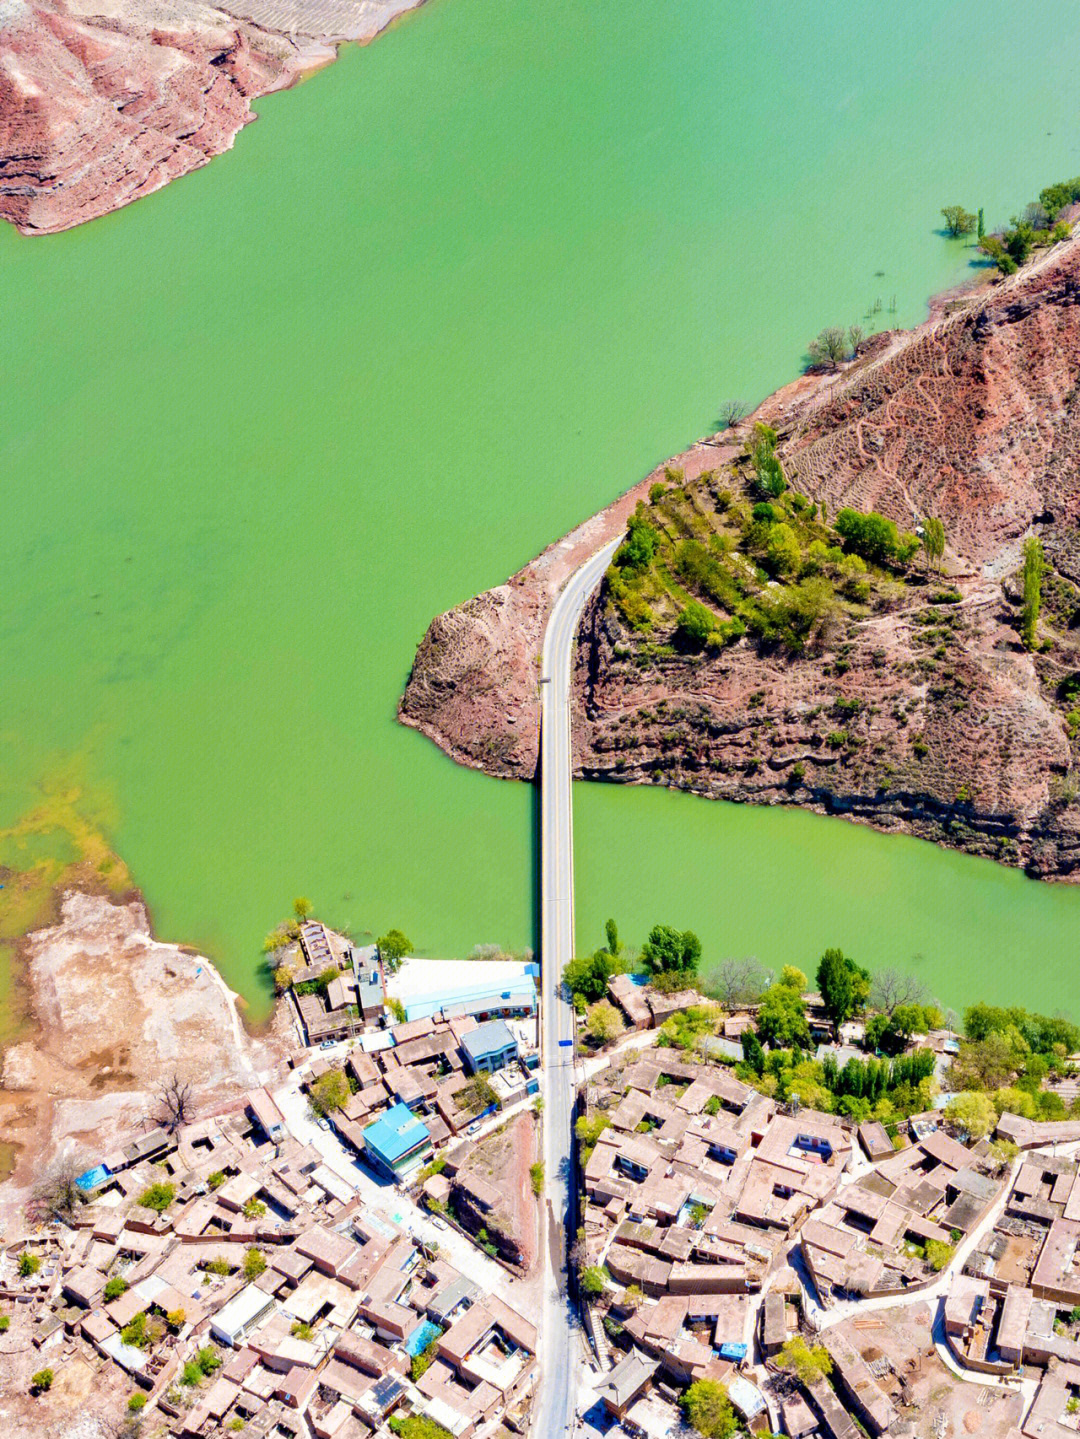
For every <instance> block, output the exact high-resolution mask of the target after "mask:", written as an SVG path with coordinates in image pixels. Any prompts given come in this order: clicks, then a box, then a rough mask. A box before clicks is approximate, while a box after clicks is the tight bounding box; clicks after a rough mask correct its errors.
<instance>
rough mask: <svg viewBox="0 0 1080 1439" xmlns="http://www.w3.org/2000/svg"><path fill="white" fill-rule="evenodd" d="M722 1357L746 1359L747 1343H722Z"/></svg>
mask: <svg viewBox="0 0 1080 1439" xmlns="http://www.w3.org/2000/svg"><path fill="white" fill-rule="evenodd" d="M720 1358H721V1359H745V1358H746V1345H745V1344H721V1346H720Z"/></svg>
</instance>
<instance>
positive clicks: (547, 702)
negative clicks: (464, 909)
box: [532, 535, 622, 1439]
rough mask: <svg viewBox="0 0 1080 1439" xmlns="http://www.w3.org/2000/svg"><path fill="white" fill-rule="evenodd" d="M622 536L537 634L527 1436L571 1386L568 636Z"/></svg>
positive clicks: (546, 1425) (548, 1418) (574, 1372)
mask: <svg viewBox="0 0 1080 1439" xmlns="http://www.w3.org/2000/svg"><path fill="white" fill-rule="evenodd" d="M621 541H622V536H621V535H620V536H618V537H617V538H616V539H614V540H612V541H611V543H610V544H607V545H605V546H604V548H603V549H602V550H600V551H598V552H597V553H596V554H595V555H593V556H592V558H591V559H589V560H586V562H585V563H584V564H583V565H582V566H581V568H580V569H578V570H575V572H574V573H573V575H571V577H570V579H569V580H568V581H567V582H566V585H565V587H564V588H563V590H562V592H561V593H560V595H559V597H558V599H557V600H556V601H555V607H554V609H553V610H552V612H551V618H550V619H549V620H548V623H547V629H546V631H545V632H544V653H543V662H542V668H541V675H542V682H541V685H540V694H541V701H540V726H541V732H540V810H541V818H540V823H541V840H540V845H541V898H540V958H541V963H542V971H543V980H542V983H543V1014H544V1034H543V1052H544V1095H545V1099H544V1173H545V1177H546V1186H545V1188H546V1200H547V1207H546V1210H545V1215H544V1221H543V1222H545V1223H546V1226H547V1234H546V1240H547V1242H546V1246H545V1249H546V1254H547V1260H546V1271H545V1274H544V1310H543V1315H542V1321H541V1330H540V1333H541V1344H540V1384H539V1388H538V1391H537V1402H536V1405H535V1409H534V1413H533V1423H532V1432H533V1434H534V1435H536V1436H538V1439H562V1436H563V1435H566V1434H569V1433H570V1431H571V1428H572V1426H573V1422H574V1415H575V1409H576V1401H577V1386H578V1361H579V1351H578V1349H577V1340H576V1337H575V1333H576V1320H575V1315H574V1312H573V1309H572V1307H571V1305H570V1302H569V1299H568V1296H567V1287H566V1233H567V1214H568V1211H569V1204H570V1191H571V1185H572V1183H573V1175H572V1173H571V1156H570V1139H571V1134H570V1126H571V1118H572V1114H573V1108H574V1058H573V1055H574V1051H573V1047H572V1045H571V1046H569V1047H562V1046H561V1045H560V1040H563V1041H566V1040H571V1041H572V1040H573V1035H574V1012H573V1009H572V1007H571V1006H570V1005H569V1004H568V1003H567V1002H566V1000H565V999H564V998H563V995H562V989H561V977H562V972H563V970H564V968H565V967H566V965H567V963H568V961H569V960H571V959H572V958H573V954H574V834H573V803H572V795H571V776H572V774H573V764H572V761H571V746H570V672H571V661H572V658H573V652H574V637H575V635H576V634H577V627H578V622H579V620H580V619H581V612H582V610H583V609H584V608H585V604H586V601H587V600H588V599H589V596H590V595H591V594H592V592H593V590H594V589H595V588H596V586H597V585H598V584H599V583H600V579H601V577H602V576H603V573H604V571H605V570H606V569H607V567H608V564H609V563H610V561H611V556H612V555H613V554H614V552H615V550H616V548H617V547H618V545H619V544H620V543H621Z"/></svg>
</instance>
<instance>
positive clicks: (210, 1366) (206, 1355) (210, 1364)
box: [195, 1344, 221, 1374]
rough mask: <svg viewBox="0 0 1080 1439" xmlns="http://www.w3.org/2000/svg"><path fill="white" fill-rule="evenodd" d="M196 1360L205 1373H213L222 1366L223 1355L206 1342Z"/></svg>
mask: <svg viewBox="0 0 1080 1439" xmlns="http://www.w3.org/2000/svg"><path fill="white" fill-rule="evenodd" d="M195 1362H196V1364H198V1366H199V1368H200V1369H201V1370H202V1372H203V1373H204V1374H213V1373H214V1371H215V1370H217V1369H220V1368H221V1355H220V1354H219V1353H218V1352H217V1350H216V1349H215V1348H214V1347H213V1346H212V1345H210V1344H205V1345H203V1347H202V1348H201V1349H200V1350H199V1352H198V1353H197V1354H196V1355H195Z"/></svg>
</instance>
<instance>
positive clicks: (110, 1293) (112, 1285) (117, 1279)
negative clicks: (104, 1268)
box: [105, 1274, 128, 1304]
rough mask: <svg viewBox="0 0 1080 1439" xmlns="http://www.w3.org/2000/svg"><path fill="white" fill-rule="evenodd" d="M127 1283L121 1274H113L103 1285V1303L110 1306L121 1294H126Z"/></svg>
mask: <svg viewBox="0 0 1080 1439" xmlns="http://www.w3.org/2000/svg"><path fill="white" fill-rule="evenodd" d="M127 1287H128V1282H127V1280H126V1279H125V1278H124V1276H123V1275H122V1274H114V1275H113V1277H112V1278H111V1279H110V1280H109V1281H108V1282H107V1284H106V1285H105V1303H106V1304H111V1303H112V1301H113V1300H114V1299H119V1298H120V1296H121V1294H126V1293H127Z"/></svg>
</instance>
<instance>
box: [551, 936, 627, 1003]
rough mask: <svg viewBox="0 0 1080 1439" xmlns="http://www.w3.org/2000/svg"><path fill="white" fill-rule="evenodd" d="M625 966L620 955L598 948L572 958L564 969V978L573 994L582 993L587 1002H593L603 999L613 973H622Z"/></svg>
mask: <svg viewBox="0 0 1080 1439" xmlns="http://www.w3.org/2000/svg"><path fill="white" fill-rule="evenodd" d="M624 968H625V966H624V964H623V962H622V959H621V958H620V957H619V956H618V955H613V954H612V953H611V952H610V951H609V950H606V949H598V950H596V951H595V952H594V953H593V954H586V955H583V956H582V957H581V958H580V959H572V960H571V961H570V963H569V964H568V965H567V966H566V968H565V969H564V970H563V980H564V982H565V983H566V987H567V988H568V989H569V990H570V993H571V994H574V995H581V997H582V999H584V1000H585V1001H586V1002H588V1003H593V1002H595V1001H596V1000H598V999H603V997H604V995H605V994H607V987H608V980H609V979H610V978H611V976H612V975H613V974H621V973H622V971H623V969H624Z"/></svg>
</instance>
